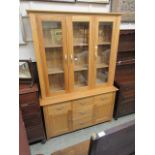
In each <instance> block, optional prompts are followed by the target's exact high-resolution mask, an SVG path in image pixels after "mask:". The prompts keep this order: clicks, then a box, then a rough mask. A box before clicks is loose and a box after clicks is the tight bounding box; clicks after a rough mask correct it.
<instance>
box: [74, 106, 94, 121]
mask: <svg viewBox="0 0 155 155" xmlns="http://www.w3.org/2000/svg"><path fill="white" fill-rule="evenodd" d="M92 115H93V105H92V106H87V108H81V109H74V110H73V111H72V116H73V120H76V119H81V118H84V117H92Z"/></svg>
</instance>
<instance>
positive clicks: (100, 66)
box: [96, 63, 109, 68]
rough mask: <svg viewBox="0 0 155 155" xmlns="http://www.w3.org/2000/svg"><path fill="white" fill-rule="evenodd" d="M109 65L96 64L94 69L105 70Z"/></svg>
mask: <svg viewBox="0 0 155 155" xmlns="http://www.w3.org/2000/svg"><path fill="white" fill-rule="evenodd" d="M107 67H109V65H107V64H105V63H102V64H96V68H107Z"/></svg>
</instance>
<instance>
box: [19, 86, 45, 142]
mask: <svg viewBox="0 0 155 155" xmlns="http://www.w3.org/2000/svg"><path fill="white" fill-rule="evenodd" d="M19 94H20V95H19V103H20V109H21V112H22V117H23V121H24V124H25V127H26V132H27V137H28V141H29V143H32V142H36V141H39V140H42V142H45V141H46V137H45V133H44V127H43V122H42V116H41V110H40V105H39V94H38V87H37V85H36V84H34V85H33V86H32V87H30V85H29V84H20V90H19Z"/></svg>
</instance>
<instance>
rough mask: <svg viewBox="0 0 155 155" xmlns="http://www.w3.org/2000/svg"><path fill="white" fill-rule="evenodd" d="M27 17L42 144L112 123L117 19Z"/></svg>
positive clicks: (78, 15) (63, 15)
mask: <svg viewBox="0 0 155 155" xmlns="http://www.w3.org/2000/svg"><path fill="white" fill-rule="evenodd" d="M28 14H29V17H30V21H31V27H32V34H33V41H34V47H35V55H36V61H37V68H38V74H39V81H40V88H41V97H40V105H41V106H43V111H44V118H45V125H46V133H47V138H50V137H53V136H57V135H60V134H63V133H67V132H71V131H75V130H77V129H81V128H84V127H88V126H91V125H94V124H97V123H102V122H105V121H109V120H111V119H112V114H113V107H114V102H115V93H116V91H117V88H116V87H114V86H113V83H114V75H115V66H116V57H117V48H118V39H119V27H120V20H121V16H120V14H114V13H107V14H106V13H105V14H104V13H78V12H72V13H71V12H52V11H39V10H28Z"/></svg>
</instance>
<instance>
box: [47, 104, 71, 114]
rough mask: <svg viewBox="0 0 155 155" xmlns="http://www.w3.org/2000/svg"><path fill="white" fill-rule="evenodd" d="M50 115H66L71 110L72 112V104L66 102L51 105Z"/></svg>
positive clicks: (49, 107) (49, 108)
mask: <svg viewBox="0 0 155 155" xmlns="http://www.w3.org/2000/svg"><path fill="white" fill-rule="evenodd" d="M47 110H48V114H49V115H50V114H53V115H54V114H56V115H57V114H61V113H65V112H67V111H69V110H71V103H70V102H65V103H61V104H57V105H50V106H48V109H47Z"/></svg>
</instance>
